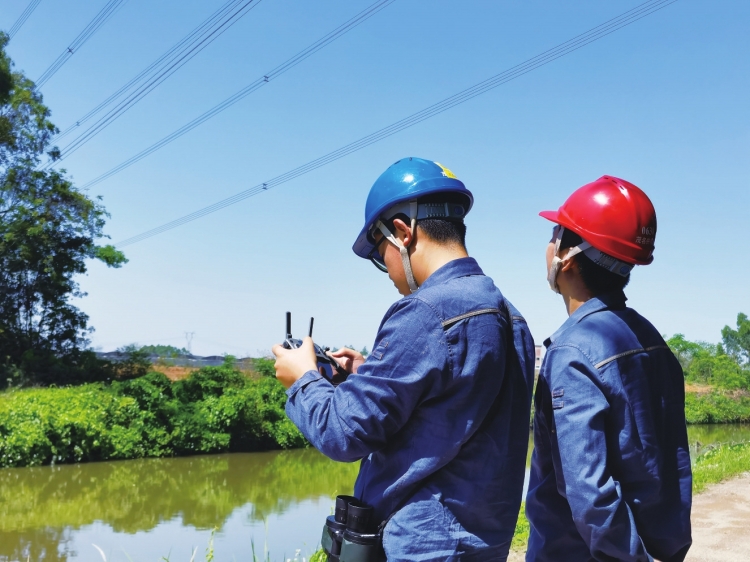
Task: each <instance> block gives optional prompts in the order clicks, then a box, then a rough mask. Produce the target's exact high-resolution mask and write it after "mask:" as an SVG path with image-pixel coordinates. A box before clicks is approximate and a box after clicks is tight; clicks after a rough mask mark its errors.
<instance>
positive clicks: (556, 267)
mask: <svg viewBox="0 0 750 562" xmlns="http://www.w3.org/2000/svg"><path fill="white" fill-rule="evenodd" d="M564 232H565V227H564V226H562V225H558V230H557V239H556V240H555V254H554V256H552V263H551V264H550V268H549V273H548V274H547V283H549V288H550V289H552V290H553V291H554V292H556V293H557V294H558V295H559V294H560V289H559V288H558V287H557V274H558V273H559V272H560V268H561V267H562V264H563V263H565V262H566V261H568V260H569V259H571V258H572V257H573V256H575V255H576V254H580V253H581V252H583V251H585V250H588V249H589V248H591V244H589V243H588V242H585V241H584V242H581V243H580V244H578V246H573V247H572V248H569V249H568V255H566V256H565V257H564V258H560V256H559V255H558V254H559V253H560V243H561V242H562V237H563V233H564Z"/></svg>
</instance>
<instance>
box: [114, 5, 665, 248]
mask: <svg viewBox="0 0 750 562" xmlns="http://www.w3.org/2000/svg"><path fill="white" fill-rule="evenodd" d="M675 2H677V0H649V1H647V2H644V3H643V4H640V5H638V6H636V7H635V8H633V9H631V10H628V11H626V12H623V13H622V14H620V15H619V16H617V17H615V18H612V19H610V20H608V21H606V22H604V23H602V24H600V25H598V26H596V27H594V28H592V29H590V30H588V31H586V32H585V33H582V34H580V35H577V36H576V37H573V38H572V39H569V40H568V41H565V42H564V43H560V44H559V45H557V46H556V47H553V48H552V49H548V50H547V51H544V52H543V53H541V54H539V55H537V56H535V57H532V58H530V59H528V60H526V61H524V62H522V63H520V64H517V65H516V66H513V67H511V68H509V69H508V70H505V71H504V72H501V73H500V74H496V75H495V76H492V77H490V78H488V79H486V80H483V81H482V82H479V83H478V84H475V85H474V86H472V87H470V88H467V89H465V90H462V91H461V92H458V93H457V94H454V95H452V96H450V97H448V98H445V99H444V100H443V101H440V102H438V103H436V104H433V105H431V106H429V107H427V108H426V109H423V110H422V111H418V112H417V113H414V114H412V115H410V116H408V117H406V118H404V119H401V120H400V121H396V122H395V123H393V124H392V125H389V126H388V127H384V128H382V129H380V130H378V131H375V132H374V133H372V134H370V135H367V136H366V137H362V138H361V139H359V140H357V141H354V142H352V143H349V144H347V145H346V146H343V147H341V148H339V149H338V150H334V151H333V152H329V153H328V154H326V155H324V156H321V157H320V158H317V159H315V160H312V161H310V162H308V163H307V164H304V165H302V166H299V167H297V168H294V169H293V170H290V171H288V172H286V173H284V174H281V175H280V176H276V177H275V178H272V179H270V180H268V181H266V182H263V183H261V184H258V185H256V186H253V187H251V188H249V189H246V190H244V191H241V192H239V193H237V194H235V195H233V196H231V197H227V198H226V199H222V200H221V201H217V202H216V203H214V204H212V205H209V206H207V207H204V208H202V209H199V210H197V211H195V212H193V213H190V214H188V215H185V216H183V217H180V218H178V219H175V220H173V221H170V222H168V223H165V224H162V225H161V226H157V227H156V228H152V229H151V230H147V231H145V232H142V233H140V234H137V235H136V236H131V237H130V238H126V239H125V240H122V241H121V242H118V243H117V244H116V246H117V247H118V248H123V247H125V246H129V245H131V244H135V243H136V242H141V241H142V240H145V239H147V238H151V237H152V236H156V235H157V234H161V233H163V232H166V231H168V230H172V229H173V228H177V227H178V226H181V225H183V224H186V223H188V222H191V221H194V220H196V219H199V218H201V217H204V216H206V215H208V214H210V213H214V212H216V211H218V210H220V209H223V208H225V207H228V206H230V205H234V204H235V203H239V202H240V201H243V200H245V199H247V198H248V197H252V196H253V195H257V194H259V193H262V192H263V191H266V190H268V189H271V188H272V187H276V186H277V185H281V184H282V183H286V182H288V181H290V180H293V179H295V178H297V177H299V176H301V175H303V174H306V173H308V172H311V171H313V170H316V169H317V168H320V167H322V166H325V165H326V164H330V163H331V162H333V161H335V160H338V159H340V158H343V157H344V156H347V155H349V154H351V153H353V152H356V151H358V150H361V149H363V148H365V147H366V146H369V145H371V144H374V143H376V142H378V141H380V140H383V139H384V138H387V137H389V136H391V135H394V134H396V133H398V132H400V131H403V130H404V129H407V128H409V127H412V126H414V125H416V124H417V123H420V122H422V121H424V120H426V119H429V118H430V117H434V116H435V115H438V114H440V113H442V112H444V111H447V110H448V109H451V108H453V107H455V106H457V105H460V104H462V103H464V102H466V101H468V100H470V99H472V98H474V97H476V96H479V95H481V94H483V93H485V92H488V91H489V90H492V89H493V88H497V87H498V86H501V85H502V84H505V83H506V82H510V81H511V80H514V79H516V78H518V77H519V76H523V75H524V74H527V73H528V72H531V71H533V70H536V69H537V68H539V67H541V66H544V65H546V64H549V63H550V62H552V61H554V60H556V59H558V58H560V57H564V56H565V55H567V54H570V53H572V52H574V51H576V50H578V49H580V48H582V47H585V46H586V45H588V44H589V43H593V42H594V41H597V40H599V39H601V38H602V37H606V36H607V35H609V34H611V33H614V32H615V31H618V30H620V29H622V28H623V27H627V26H628V25H630V24H632V23H635V22H636V21H638V20H640V19H642V18H644V17H646V16H649V15H651V14H653V13H654V12H657V11H659V10H661V9H662V8H665V7H667V6H669V5H670V4H674V3H675Z"/></svg>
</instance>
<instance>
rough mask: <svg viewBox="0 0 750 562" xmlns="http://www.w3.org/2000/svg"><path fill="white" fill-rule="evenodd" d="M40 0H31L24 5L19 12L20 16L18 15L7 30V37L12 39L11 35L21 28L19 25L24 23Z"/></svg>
mask: <svg viewBox="0 0 750 562" xmlns="http://www.w3.org/2000/svg"><path fill="white" fill-rule="evenodd" d="M41 1H42V0H31V2H29V5H28V6H26V9H25V10H24V11H23V12H22V13H21V15H20V16H18V19H17V20H16V23H14V24H13V26H12V27H11V28H10V30H8V38H9V39H13V36H14V35H15V34H16V33H18V30H19V29H21V26H23V24H25V23H26V20H27V19H29V16H30V15H31V14H32V12H33V11H34V10H36V7H37V6H38V5H39V3H40V2H41Z"/></svg>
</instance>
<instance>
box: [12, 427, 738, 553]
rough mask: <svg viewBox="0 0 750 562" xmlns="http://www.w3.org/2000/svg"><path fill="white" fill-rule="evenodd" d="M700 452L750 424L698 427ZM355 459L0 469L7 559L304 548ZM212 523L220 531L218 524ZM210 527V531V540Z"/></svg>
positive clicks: (219, 459)
mask: <svg viewBox="0 0 750 562" xmlns="http://www.w3.org/2000/svg"><path fill="white" fill-rule="evenodd" d="M688 433H689V438H690V452H691V455H692V456H695V455H697V454H699V453H700V452H702V451H703V450H704V449H705V448H706V447H708V446H710V445H711V444H714V443H719V442H731V441H750V425H704V426H690V427H689V429H688ZM357 467H358V464H357V463H355V464H342V463H334V462H332V461H330V460H328V459H326V458H325V457H323V456H322V455H320V454H319V453H318V452H317V451H315V450H312V449H304V450H295V451H274V452H267V453H234V454H226V455H210V456H199V457H184V458H178V459H143V460H135V461H118V462H101V463H88V464H79V465H64V466H52V467H51V466H45V467H35V468H15V469H2V470H0V561H3V562H6V561H7V562H10V561H26V560H29V561H41V560H45V561H71V562H73V561H76V562H89V561H90V562H102V554H101V553H100V552H99V550H98V549H101V551H102V552H103V553H104V556H106V560H107V562H140V561H142V560H143V561H145V560H153V561H157V560H161V559H162V557H164V558H166V559H168V560H169V561H170V562H190V560H191V557H192V556H193V551H194V549H197V552H196V554H195V560H196V561H201V560H204V559H205V555H206V549H207V548H208V547H209V544H213V548H214V556H215V559H216V560H217V561H221V562H224V561H236V562H244V561H252V560H253V557H252V553H253V550H254V552H255V554H256V556H257V558H258V560H264V561H265V560H266V559H269V560H271V561H272V562H277V561H282V560H288V559H292V560H294V559H295V553H296V551H297V550H299V554H298V556H297V560H298V561H300V562H301V561H302V558H303V557H305V558H306V557H308V556H309V555H310V553H312V552H313V551H314V550H315V549H316V547H317V545H318V542H319V540H320V533H321V530H322V525H323V520H324V519H325V517H326V516H327V515H329V514H330V513H331V507H332V505H333V500H332V497H333V496H335V495H336V494H347V493H351V492H352V487H353V483H354V479H355V477H356V474H357ZM213 529H216V530H215V531H214V530H213ZM212 533H213V539H212Z"/></svg>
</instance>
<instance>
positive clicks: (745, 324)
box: [721, 312, 750, 365]
mask: <svg viewBox="0 0 750 562" xmlns="http://www.w3.org/2000/svg"><path fill="white" fill-rule="evenodd" d="M721 340H722V344H723V347H724V350H725V351H726V352H727V354H728V355H731V356H732V357H734V358H735V359H736V360H737V361H738V362H739V363H742V364H744V365H748V364H749V363H750V319H748V317H747V314H744V313H742V312H740V313H739V314H738V315H737V329H736V330H733V329H732V328H730V327H729V326H724V328H723V329H722V330H721Z"/></svg>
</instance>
